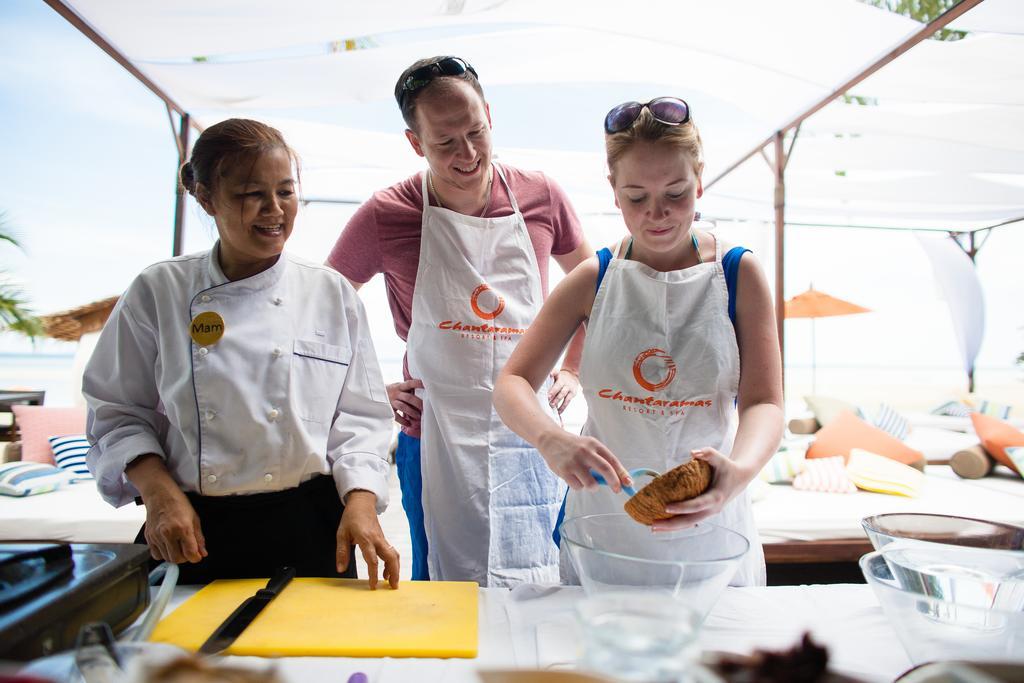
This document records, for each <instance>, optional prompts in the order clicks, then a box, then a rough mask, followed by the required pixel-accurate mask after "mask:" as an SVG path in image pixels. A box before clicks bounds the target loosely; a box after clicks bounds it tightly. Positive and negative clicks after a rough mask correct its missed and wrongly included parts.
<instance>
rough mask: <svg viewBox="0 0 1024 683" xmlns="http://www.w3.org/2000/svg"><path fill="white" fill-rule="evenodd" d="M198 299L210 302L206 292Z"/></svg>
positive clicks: (205, 302) (206, 302)
mask: <svg viewBox="0 0 1024 683" xmlns="http://www.w3.org/2000/svg"><path fill="white" fill-rule="evenodd" d="M199 300H200V301H202V302H203V303H204V304H208V303H210V297H209V295H208V294H203V295H202V296H201V297H199Z"/></svg>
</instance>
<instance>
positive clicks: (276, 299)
mask: <svg viewBox="0 0 1024 683" xmlns="http://www.w3.org/2000/svg"><path fill="white" fill-rule="evenodd" d="M281 301H282V299H281V297H279V296H275V297H274V305H275V306H280V305H281Z"/></svg>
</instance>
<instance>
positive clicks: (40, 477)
mask: <svg viewBox="0 0 1024 683" xmlns="http://www.w3.org/2000/svg"><path fill="white" fill-rule="evenodd" d="M71 481H72V475H71V474H70V473H69V472H65V471H64V470H62V469H61V468H59V467H55V466H53V465H47V464H45V463H41V462H8V463H4V464H3V465H0V495H4V496H16V497H19V498H20V497H23V496H32V495H35V494H37V493H47V492H49V491H54V490H56V489H58V488H60V487H61V486H64V485H65V484H70V483H71Z"/></svg>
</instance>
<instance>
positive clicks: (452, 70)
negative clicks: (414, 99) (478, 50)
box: [397, 57, 479, 107]
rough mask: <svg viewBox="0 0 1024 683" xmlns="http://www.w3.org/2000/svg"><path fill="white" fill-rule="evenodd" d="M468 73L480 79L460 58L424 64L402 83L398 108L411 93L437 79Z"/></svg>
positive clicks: (443, 59)
mask: <svg viewBox="0 0 1024 683" xmlns="http://www.w3.org/2000/svg"><path fill="white" fill-rule="evenodd" d="M467 71H468V72H469V73H471V74H473V76H474V77H475V78H479V76H477V74H476V69H474V68H473V67H472V66H470V64H469V62H467V61H466V60H464V59H459V58H458V57H442V58H441V59H439V60H437V61H436V62H432V63H430V64H424V65H423V66H421V67H420V68H418V69H416V70H415V71H413V72H412V73H411V74H409V75H408V76H406V78H405V80H404V81H402V88H401V90H399V92H398V98H397V99H398V106H399V107H401V106H402V105H404V104H405V98H406V96H408V94H409V93H413V92H416V91H417V90H420V89H421V88H424V87H426V86H427V85H429V84H430V82H431V81H433V80H434V79H435V78H439V77H441V76H461V75H462V74H464V73H466V72H467Z"/></svg>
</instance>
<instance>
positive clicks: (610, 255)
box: [494, 98, 783, 585]
mask: <svg viewBox="0 0 1024 683" xmlns="http://www.w3.org/2000/svg"><path fill="white" fill-rule="evenodd" d="M605 133H606V138H605V140H606V147H607V153H608V167H609V171H610V173H609V176H608V178H609V181H610V182H611V185H612V188H613V190H614V192H615V203H616V206H618V207H619V209H620V210H621V211H622V216H623V220H624V222H625V224H626V227H627V229H628V231H629V237H627V238H626V239H624V240H623V241H622V242H621V243H619V244H618V245H616V247H615V248H614V249H603V250H601V251H600V252H598V254H597V258H593V259H590V260H588V261H587V262H585V263H583V264H581V265H580V266H579V267H577V268H576V269H575V270H574V271H573V272H572V273H571V274H570V275H569V276H567V277H566V278H565V279H564V280H563V281H562V283H560V284H559V286H558V288H557V289H556V290H555V291H554V292H552V294H551V296H550V297H549V299H548V301H547V302H546V303H545V305H544V307H543V309H542V310H541V313H540V315H539V316H538V318H537V320H536V321H535V322H534V324H533V326H531V328H530V330H529V332H528V333H527V334H526V335H525V336H524V338H523V340H522V341H521V342H520V344H519V346H518V347H517V349H516V351H515V353H514V354H513V355H512V357H511V359H510V360H509V362H508V364H507V365H506V366H505V368H504V370H503V372H502V375H501V377H500V378H499V380H498V386H497V388H496V390H495V394H494V402H495V406H496V407H497V409H498V411H499V413H500V415H501V417H502V418H503V419H504V420H505V422H506V424H508V425H509V427H511V428H512V430H513V431H515V432H517V433H518V434H520V435H521V436H523V438H525V439H526V440H527V441H529V442H531V443H534V444H536V445H537V447H538V449H539V450H540V452H541V454H542V455H543V457H544V459H545V460H546V461H547V463H548V465H549V466H550V467H551V469H552V470H553V471H554V472H555V473H556V474H558V475H559V476H560V477H562V478H563V479H564V480H565V481H566V482H567V483H568V484H569V486H570V487H571V489H572V491H570V492H569V495H568V497H567V499H566V503H565V511H564V514H565V516H570V517H571V516H576V515H582V514H592V513H599V512H617V511H621V510H622V498H621V496H618V495H617V494H618V492H619V490H620V488H621V486H622V485H624V484H630V483H632V482H631V481H630V478H629V475H628V470H630V469H633V468H637V467H647V468H652V469H655V470H658V471H661V472H664V471H666V470H669V469H671V468H673V467H675V466H677V465H680V464H682V463H684V462H687V461H688V460H690V459H691V458H699V459H702V460H705V461H707V462H708V463H709V464H710V465H711V466H712V468H713V471H714V476H713V479H712V484H711V487H710V488H709V489H708V490H707V491H706V492H705V493H704V494H702V495H700V496H698V497H696V498H693V499H691V500H689V501H685V502H677V503H672V504H670V505H669V506H668V512H670V513H673V514H674V515H675V516H674V517H672V518H670V519H666V520H660V521H658V522H656V523H655V524H654V525H653V527H652V528H653V530H654V531H655V532H670V531H674V530H678V529H682V528H685V527H689V526H692V525H693V524H696V523H698V522H702V521H705V520H707V521H711V522H714V523H717V524H721V525H724V526H726V527H728V528H731V529H734V530H736V531H738V532H740V533H741V534H743V535H744V536H746V537H747V539H748V540H749V541H750V551H749V552H748V553H747V555H746V556H745V558H744V560H743V562H742V563H741V566H740V569H739V570H738V572H737V574H736V576H735V578H734V579H733V584H734V585H757V584H763V583H764V580H765V575H764V555H763V552H762V550H761V545H760V543H759V541H758V538H757V530H756V528H755V526H754V524H753V519H752V514H751V510H750V502H749V498H748V496H747V492H746V487H747V484H748V483H749V482H750V481H751V479H753V478H754V477H755V476H756V475H757V473H758V472H759V471H760V469H761V467H762V466H763V464H764V463H765V462H766V461H767V460H768V459H769V458H770V457H771V455H772V454H773V453H774V452H775V450H776V448H777V447H778V444H779V441H780V439H781V436H782V415H783V413H782V381H781V377H782V371H781V358H780V353H779V346H778V338H777V333H776V327H775V318H774V314H773V306H772V300H771V295H770V292H769V289H768V284H767V281H766V279H765V277H764V274H763V272H762V271H761V269H760V267H759V266H758V264H757V262H756V261H755V260H754V259H753V258H752V257H751V256H747V257H746V258H742V257H743V254H744V252H745V251H746V250H744V249H742V248H736V249H733V250H728V251H727V250H725V249H723V247H722V245H721V244H720V243H719V241H718V240H717V239H716V238H715V237H714V236H713V235H710V234H707V233H702V232H698V231H696V230H694V229H693V227H692V224H693V221H694V215H695V211H694V205H695V202H696V199H697V198H699V197H700V196H701V194H702V193H703V188H702V186H701V179H700V175H701V171H702V170H703V153H702V148H701V142H700V136H699V133H698V132H697V129H696V126H695V125H694V123H693V122H692V121H691V120H690V116H689V107H688V106H687V105H686V103H685V102H683V101H682V100H679V99H676V98H658V99H656V100H652V101H651V102H648V103H647V104H641V103H637V102H629V103H625V104H622V105H619V106H618V107H616V108H614V109H613V110H612V111H611V112H609V114H608V116H607V117H606V119H605ZM581 322H585V323H586V324H587V337H586V343H585V346H584V351H583V363H582V365H581V368H580V380H581V383H582V387H583V394H584V396H585V397H586V400H587V407H588V418H587V423H586V425H585V426H584V428H583V432H582V434H580V435H578V436H577V435H575V434H570V433H568V432H566V431H564V430H563V429H561V428H560V427H559V425H557V424H555V423H554V422H553V421H552V420H550V419H549V418H547V417H546V416H545V415H544V414H543V413H542V412H541V411H539V410H538V409H537V408H535V406H534V401H532V400H530V396H532V395H533V392H534V391H535V390H536V388H537V387H538V386H539V385H540V382H541V381H543V379H544V377H545V376H546V373H547V371H548V369H549V368H550V367H551V366H552V365H553V364H554V363H555V361H556V360H557V358H558V354H559V353H560V352H561V350H562V348H564V345H565V343H566V342H568V340H569V338H570V337H571V336H572V333H573V331H574V330H575V329H576V328H577V326H578V325H579V324H580V323H581ZM741 368H742V372H741ZM592 472H597V473H599V474H601V475H602V476H603V477H604V478H605V479H606V480H607V481H608V482H609V483H610V484H611V486H610V488H605V487H598V486H597V483H596V481H595V479H594V477H593V475H592ZM563 555H564V553H563ZM562 570H563V571H562V574H563V579H565V580H572V578H573V577H572V573H571V567H569V566H568V563H567V562H566V561H564V559H563V563H562Z"/></svg>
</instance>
